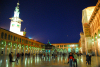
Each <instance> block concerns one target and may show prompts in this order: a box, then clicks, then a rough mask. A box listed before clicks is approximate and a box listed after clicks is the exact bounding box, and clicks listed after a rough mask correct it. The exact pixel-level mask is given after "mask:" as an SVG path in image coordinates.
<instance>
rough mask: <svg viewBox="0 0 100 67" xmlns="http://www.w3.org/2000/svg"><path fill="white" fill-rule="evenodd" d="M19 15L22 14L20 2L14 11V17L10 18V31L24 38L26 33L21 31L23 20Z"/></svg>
mask: <svg viewBox="0 0 100 67" xmlns="http://www.w3.org/2000/svg"><path fill="white" fill-rule="evenodd" d="M19 14H20V12H19V2H18V3H17V6H16V7H15V10H14V17H12V18H10V19H11V23H10V31H11V32H14V33H17V34H19V35H22V36H24V33H25V31H24V32H23V31H21V22H22V21H23V20H21V19H20V18H19Z"/></svg>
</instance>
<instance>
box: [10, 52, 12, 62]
mask: <svg viewBox="0 0 100 67" xmlns="http://www.w3.org/2000/svg"><path fill="white" fill-rule="evenodd" d="M9 59H10V62H12V58H11V53H9Z"/></svg>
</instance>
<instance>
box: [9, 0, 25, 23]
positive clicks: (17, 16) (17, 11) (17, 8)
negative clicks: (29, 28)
mask: <svg viewBox="0 0 100 67" xmlns="http://www.w3.org/2000/svg"><path fill="white" fill-rule="evenodd" d="M19 5H20V4H19V0H18V3H17V6H16V7H15V10H14V17H12V18H10V19H11V20H12V21H16V22H22V21H23V20H21V19H20V18H19V14H20V12H19Z"/></svg>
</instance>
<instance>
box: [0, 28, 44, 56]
mask: <svg viewBox="0 0 100 67" xmlns="http://www.w3.org/2000/svg"><path fill="white" fill-rule="evenodd" d="M42 45H44V44H43V43H41V42H38V41H35V40H33V39H29V38H27V37H24V36H21V35H18V34H16V33H13V32H10V31H8V30H5V29H2V28H0V53H1V52H2V51H3V54H5V55H8V54H9V53H10V52H13V53H14V54H17V53H22V52H23V53H24V54H25V53H30V54H33V53H37V54H39V53H42V47H41V46H42Z"/></svg>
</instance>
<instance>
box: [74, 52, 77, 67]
mask: <svg viewBox="0 0 100 67" xmlns="http://www.w3.org/2000/svg"><path fill="white" fill-rule="evenodd" d="M73 56H74V65H75V64H76V66H74V67H77V54H76V53H74V55H73Z"/></svg>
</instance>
